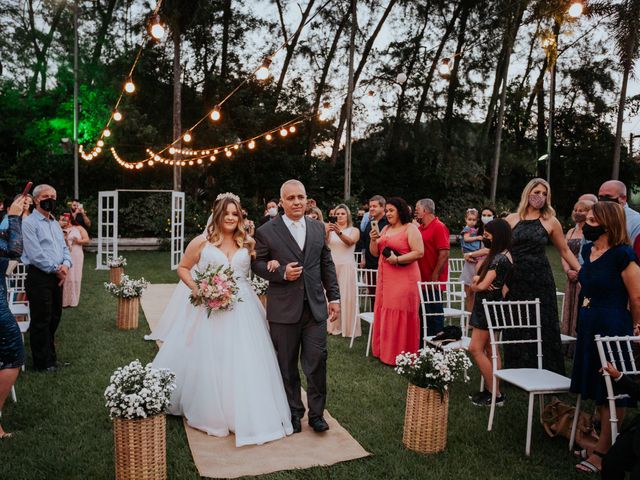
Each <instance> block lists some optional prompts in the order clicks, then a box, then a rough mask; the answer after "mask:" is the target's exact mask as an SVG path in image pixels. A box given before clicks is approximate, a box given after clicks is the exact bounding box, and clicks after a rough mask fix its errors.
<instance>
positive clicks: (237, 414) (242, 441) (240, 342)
mask: <svg viewBox="0 0 640 480" xmlns="http://www.w3.org/2000/svg"><path fill="white" fill-rule="evenodd" d="M241 212H242V211H241V208H240V203H239V199H238V198H237V197H236V196H235V195H231V194H223V195H220V196H219V197H218V199H217V200H216V204H215V206H214V213H213V219H212V221H211V224H210V225H209V228H208V238H207V237H206V236H205V235H200V236H198V237H196V238H195V239H194V240H192V241H191V243H190V244H189V246H188V247H187V250H186V251H185V254H184V256H183V258H182V261H181V262H180V266H179V267H178V276H179V277H180V279H181V280H182V282H180V284H179V286H178V287H177V289H176V292H175V293H174V295H173V297H172V298H171V301H170V303H169V306H168V307H167V309H166V310H165V313H164V315H163V320H162V321H161V322H160V330H159V331H158V330H156V331H154V333H153V334H152V335H151V336H150V338H152V339H161V340H162V341H163V342H164V343H163V345H162V346H161V348H160V351H159V352H158V354H157V355H156V358H155V359H154V361H153V367H154V368H169V369H170V370H172V371H173V372H174V373H175V374H176V384H177V388H176V390H175V391H174V392H173V395H172V398H171V406H170V408H169V413H171V414H173V415H183V416H184V417H185V418H186V420H187V423H188V424H189V425H190V426H192V427H193V428H197V429H198V430H202V431H204V432H206V433H208V434H209V435H215V436H220V437H222V436H226V435H228V434H229V432H233V433H235V441H236V446H237V447H240V446H243V445H251V444H261V443H265V442H269V441H272V440H277V439H279V438H282V437H284V436H285V435H290V434H291V433H292V431H293V430H292V427H291V411H290V410H289V405H288V403H287V397H286V394H285V391H284V386H283V383H282V377H281V376H280V369H279V367H278V361H277V358H276V354H275V351H274V349H273V344H272V343H271V338H270V337H269V331H268V327H267V321H266V318H265V312H264V308H263V307H262V305H261V303H260V301H259V300H258V297H257V296H256V294H255V292H254V291H253V289H252V288H251V285H250V284H249V281H248V274H249V269H250V264H251V256H250V250H252V248H253V240H252V239H250V238H249V237H245V233H244V230H243V229H242V225H243V221H242V213H241ZM209 265H211V266H214V267H216V266H218V265H225V266H226V265H230V266H231V268H232V269H233V271H234V273H235V276H236V277H237V282H238V287H239V292H238V296H239V297H240V299H241V301H239V302H237V303H236V304H235V306H234V308H233V310H228V311H213V312H212V313H211V316H210V317H207V311H206V309H205V308H204V307H194V306H193V305H191V303H190V302H189V294H190V293H191V290H190V288H191V287H194V290H195V281H194V280H193V271H194V270H195V269H197V270H198V271H204V269H205V268H206V267H207V266H209ZM169 320H171V321H169Z"/></svg>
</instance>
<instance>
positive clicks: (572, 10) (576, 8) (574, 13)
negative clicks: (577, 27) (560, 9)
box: [567, 2, 584, 18]
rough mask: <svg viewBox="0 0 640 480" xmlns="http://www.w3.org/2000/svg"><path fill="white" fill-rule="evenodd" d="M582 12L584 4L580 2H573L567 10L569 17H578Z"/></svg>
mask: <svg viewBox="0 0 640 480" xmlns="http://www.w3.org/2000/svg"><path fill="white" fill-rule="evenodd" d="M583 12H584V4H583V3H582V2H573V3H572V4H571V6H570V7H569V10H567V13H568V14H569V16H570V17H571V18H579V17H580V16H581V15H582V13H583Z"/></svg>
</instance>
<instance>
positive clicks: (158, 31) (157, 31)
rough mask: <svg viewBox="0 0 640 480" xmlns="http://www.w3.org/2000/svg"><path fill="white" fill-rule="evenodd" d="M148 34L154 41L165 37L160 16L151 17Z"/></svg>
mask: <svg viewBox="0 0 640 480" xmlns="http://www.w3.org/2000/svg"><path fill="white" fill-rule="evenodd" d="M149 26H150V27H149V33H150V34H151V36H152V37H153V38H155V39H156V40H162V39H163V38H164V36H165V33H166V32H165V28H164V25H163V24H162V22H161V21H160V15H152V16H151V21H150V22H149Z"/></svg>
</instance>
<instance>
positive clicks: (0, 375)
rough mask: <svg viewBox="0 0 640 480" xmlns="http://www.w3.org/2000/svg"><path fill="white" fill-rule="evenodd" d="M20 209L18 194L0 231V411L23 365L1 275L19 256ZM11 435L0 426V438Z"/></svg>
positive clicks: (18, 331)
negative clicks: (1, 243)
mask: <svg viewBox="0 0 640 480" xmlns="http://www.w3.org/2000/svg"><path fill="white" fill-rule="evenodd" d="M23 208H24V198H23V197H22V196H21V197H19V198H18V199H17V200H15V201H14V202H13V203H12V204H11V205H10V206H9V208H8V209H7V215H6V217H7V221H8V227H7V229H6V230H5V231H3V232H2V236H3V240H4V242H3V244H4V245H3V246H2V247H0V412H1V411H2V407H3V406H4V402H5V401H6V399H7V397H8V396H9V393H10V392H11V387H13V384H14V383H15V382H16V379H17V378H18V373H19V372H20V367H22V365H24V344H23V343H22V335H21V334H20V327H18V323H17V322H16V319H15V318H14V316H13V314H12V313H11V310H10V309H9V304H8V303H7V292H6V290H5V288H6V287H5V274H4V272H5V271H6V270H7V265H8V263H9V260H11V259H16V258H19V257H20V254H21V253H22V238H21V221H20V214H21V213H22V210H23ZM11 436H12V434H11V433H8V432H5V431H4V429H3V428H2V425H0V440H5V439H7V438H10V437H11Z"/></svg>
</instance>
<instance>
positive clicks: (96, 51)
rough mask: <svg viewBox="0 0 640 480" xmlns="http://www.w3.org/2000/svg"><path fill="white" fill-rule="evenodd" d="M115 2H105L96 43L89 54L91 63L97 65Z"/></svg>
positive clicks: (114, 0)
mask: <svg viewBox="0 0 640 480" xmlns="http://www.w3.org/2000/svg"><path fill="white" fill-rule="evenodd" d="M116 2H117V0H109V3H108V4H107V11H106V12H105V13H104V15H102V23H101V24H100V29H99V30H98V34H97V35H96V43H95V45H94V46H93V53H92V54H91V64H92V65H97V64H98V61H99V60H100V55H101V53H102V47H103V46H104V42H105V40H106V38H107V32H108V31H109V28H110V27H111V20H112V18H113V10H114V8H115V6H116Z"/></svg>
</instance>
